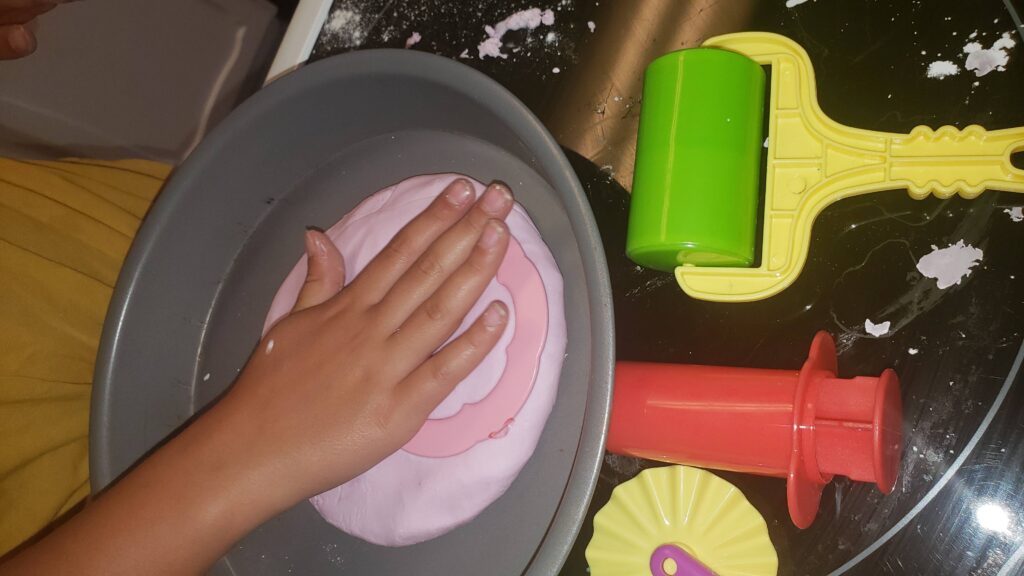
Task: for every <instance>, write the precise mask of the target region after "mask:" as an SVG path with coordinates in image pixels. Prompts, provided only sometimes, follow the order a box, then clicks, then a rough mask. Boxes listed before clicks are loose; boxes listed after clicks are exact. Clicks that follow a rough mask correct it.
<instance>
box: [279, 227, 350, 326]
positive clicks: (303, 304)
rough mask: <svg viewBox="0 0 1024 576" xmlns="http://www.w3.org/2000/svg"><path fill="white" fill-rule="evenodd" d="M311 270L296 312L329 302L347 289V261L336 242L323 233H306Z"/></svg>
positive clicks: (297, 303)
mask: <svg viewBox="0 0 1024 576" xmlns="http://www.w3.org/2000/svg"><path fill="white" fill-rule="evenodd" d="M306 256H307V261H308V270H307V272H306V283H305V284H303V285H302V290H300V291H299V298H298V300H296V301H295V306H294V307H293V308H292V312H293V313H295V312H298V311H299V310H305V309H306V308H311V307H313V306H316V305H318V304H322V303H324V302H326V301H327V300H329V299H330V298H331V297H332V296H334V295H335V294H337V293H338V292H340V291H341V289H342V287H343V286H345V261H344V260H343V259H342V257H341V252H338V248H337V247H335V245H334V242H331V239H330V238H328V237H327V235H326V234H324V233H323V232H320V231H319V230H307V231H306Z"/></svg>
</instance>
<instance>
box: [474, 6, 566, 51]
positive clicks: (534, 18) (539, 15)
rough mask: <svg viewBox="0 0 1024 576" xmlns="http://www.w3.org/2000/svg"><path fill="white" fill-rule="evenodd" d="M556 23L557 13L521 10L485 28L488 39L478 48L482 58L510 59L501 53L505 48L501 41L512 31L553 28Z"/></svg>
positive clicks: (536, 9) (532, 9)
mask: <svg viewBox="0 0 1024 576" xmlns="http://www.w3.org/2000/svg"><path fill="white" fill-rule="evenodd" d="M554 23H555V13H554V12H552V11H551V10H543V11H541V9H540V8H529V9H527V10H520V11H519V12H516V13H514V14H512V15H510V16H509V17H508V18H505V19H504V20H502V21H501V22H498V23H497V24H495V25H494V26H484V31H485V32H487V39H486V40H484V41H483V42H481V43H480V44H479V45H478V46H477V51H478V52H479V55H480V58H481V59H483V58H486V57H488V56H490V57H491V58H508V54H505V53H504V52H502V51H501V47H502V46H503V44H502V42H501V39H502V37H503V36H505V33H506V32H508V31H510V30H533V29H535V28H537V27H539V26H540V25H542V24H543V25H544V26H551V25H552V24H554Z"/></svg>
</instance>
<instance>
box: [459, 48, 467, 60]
mask: <svg viewBox="0 0 1024 576" xmlns="http://www.w3.org/2000/svg"><path fill="white" fill-rule="evenodd" d="M459 58H469V49H468V48H467V49H466V50H463V51H462V52H461V53H459Z"/></svg>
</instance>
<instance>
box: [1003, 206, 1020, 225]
mask: <svg viewBox="0 0 1024 576" xmlns="http://www.w3.org/2000/svg"><path fill="white" fill-rule="evenodd" d="M1003 212H1004V213H1005V214H1009V215H1010V220H1013V221H1014V222H1024V207H1021V206H1014V207H1013V208H1007V209H1006V210H1003Z"/></svg>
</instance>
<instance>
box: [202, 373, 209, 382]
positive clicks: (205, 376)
mask: <svg viewBox="0 0 1024 576" xmlns="http://www.w3.org/2000/svg"><path fill="white" fill-rule="evenodd" d="M209 379H210V373H209V372H207V373H206V374H205V375H204V376H203V382H206V381H207V380H209Z"/></svg>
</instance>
